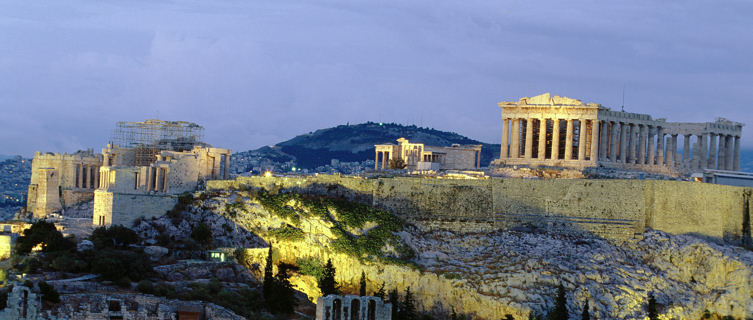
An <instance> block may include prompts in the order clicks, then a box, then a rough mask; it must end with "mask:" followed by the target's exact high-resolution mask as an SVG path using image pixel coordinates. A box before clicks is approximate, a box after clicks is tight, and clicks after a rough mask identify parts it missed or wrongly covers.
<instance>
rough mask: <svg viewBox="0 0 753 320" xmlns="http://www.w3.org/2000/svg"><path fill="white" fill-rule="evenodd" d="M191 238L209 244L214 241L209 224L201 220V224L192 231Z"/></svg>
mask: <svg viewBox="0 0 753 320" xmlns="http://www.w3.org/2000/svg"><path fill="white" fill-rule="evenodd" d="M191 239H194V240H196V242H199V243H202V244H205V245H208V244H210V243H212V230H209V226H207V225H206V223H204V222H199V224H198V225H196V227H194V228H193V231H191Z"/></svg>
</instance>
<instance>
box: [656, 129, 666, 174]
mask: <svg viewBox="0 0 753 320" xmlns="http://www.w3.org/2000/svg"><path fill="white" fill-rule="evenodd" d="M656 142H657V144H656V164H657V165H660V166H663V165H664V128H662V127H657V129H656Z"/></svg>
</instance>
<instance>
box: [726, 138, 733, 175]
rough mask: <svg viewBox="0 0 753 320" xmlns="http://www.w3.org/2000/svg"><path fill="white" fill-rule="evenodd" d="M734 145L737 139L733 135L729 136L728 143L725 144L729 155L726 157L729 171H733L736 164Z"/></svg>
mask: <svg viewBox="0 0 753 320" xmlns="http://www.w3.org/2000/svg"><path fill="white" fill-rule="evenodd" d="M734 144H735V139H734V138H733V137H732V135H728V136H727V141H726V142H725V143H724V145H725V146H727V154H726V155H725V158H726V159H727V170H733V169H734V168H733V165H734V163H735V159H734V149H735V147H734Z"/></svg>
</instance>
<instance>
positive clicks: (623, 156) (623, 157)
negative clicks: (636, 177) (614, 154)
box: [620, 122, 629, 163]
mask: <svg viewBox="0 0 753 320" xmlns="http://www.w3.org/2000/svg"><path fill="white" fill-rule="evenodd" d="M628 127H629V125H628V124H627V123H625V122H620V162H622V163H627V152H628V151H627V150H628V148H627V147H628V142H627V141H628V140H627V135H628Z"/></svg>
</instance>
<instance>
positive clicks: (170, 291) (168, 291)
mask: <svg viewBox="0 0 753 320" xmlns="http://www.w3.org/2000/svg"><path fill="white" fill-rule="evenodd" d="M154 294H155V295H157V296H160V297H167V298H170V299H172V298H175V288H173V286H171V285H169V284H166V283H164V282H160V283H158V284H157V285H156V286H154Z"/></svg>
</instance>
